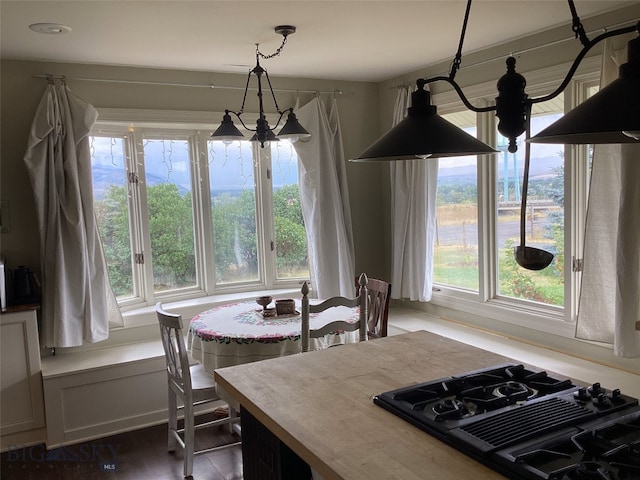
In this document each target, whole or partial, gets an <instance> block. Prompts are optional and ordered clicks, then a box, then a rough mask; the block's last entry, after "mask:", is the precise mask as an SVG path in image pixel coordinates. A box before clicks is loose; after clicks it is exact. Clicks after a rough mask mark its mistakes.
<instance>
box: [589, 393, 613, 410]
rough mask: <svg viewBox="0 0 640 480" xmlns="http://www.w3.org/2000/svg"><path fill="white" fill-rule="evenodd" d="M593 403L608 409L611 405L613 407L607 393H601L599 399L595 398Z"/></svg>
mask: <svg viewBox="0 0 640 480" xmlns="http://www.w3.org/2000/svg"><path fill="white" fill-rule="evenodd" d="M593 403H595V404H596V405H597V406H599V407H608V406H609V405H611V402H609V397H607V394H606V393H600V394H599V395H598V396H597V397H595V399H594V400H593Z"/></svg>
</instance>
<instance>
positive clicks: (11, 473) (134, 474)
mask: <svg viewBox="0 0 640 480" xmlns="http://www.w3.org/2000/svg"><path fill="white" fill-rule="evenodd" d="M234 439H237V437H235V436H231V435H230V434H229V433H228V427H226V426H221V427H214V428H209V429H204V430H200V431H198V432H196V440H197V441H196V448H208V447H212V446H215V445H220V444H223V443H228V442H229V441H233V440H234ZM0 462H1V464H0V473H1V474H0V478H1V479H2V480H93V479H98V480H102V479H105V480H134V479H135V480H144V479H153V480H174V479H178V480H179V479H181V478H183V476H182V468H183V455H182V451H181V450H177V451H176V452H174V453H168V452H167V425H166V424H164V425H157V426H154V427H149V428H145V429H141V430H135V431H132V432H127V433H122V434H119V435H114V436H111V437H106V438H101V439H98V440H92V441H88V442H85V443H80V444H75V445H68V446H64V447H60V448H56V449H52V450H49V451H47V450H46V448H45V446H44V445H35V446H32V447H16V448H13V449H10V450H8V451H7V452H4V453H2V456H1V458H0ZM192 478H193V480H242V448H241V446H240V445H238V446H235V447H230V448H226V449H223V450H219V451H216V452H209V453H203V454H199V455H196V456H195V457H194V459H193V477H192Z"/></svg>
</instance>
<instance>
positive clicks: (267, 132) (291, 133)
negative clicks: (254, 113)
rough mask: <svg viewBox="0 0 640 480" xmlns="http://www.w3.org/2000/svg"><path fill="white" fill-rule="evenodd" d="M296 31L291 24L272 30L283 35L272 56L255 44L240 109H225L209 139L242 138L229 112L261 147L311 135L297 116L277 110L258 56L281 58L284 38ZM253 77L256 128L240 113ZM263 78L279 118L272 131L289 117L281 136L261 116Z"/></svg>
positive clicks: (269, 82)
mask: <svg viewBox="0 0 640 480" xmlns="http://www.w3.org/2000/svg"><path fill="white" fill-rule="evenodd" d="M295 31H296V27H294V26H291V25H280V26H277V27H276V28H275V32H276V33H277V34H279V35H282V37H283V38H282V44H281V45H280V47H279V48H278V49H277V50H276V51H275V53H273V54H271V55H264V54H263V53H262V52H260V50H259V48H258V45H257V44H256V66H255V67H253V68H252V69H251V70H250V71H249V76H248V77H247V85H246V87H245V89H244V97H243V99H242V106H241V107H240V110H239V111H237V112H234V111H233V110H225V113H224V116H223V117H222V123H221V124H220V126H219V127H218V128H217V129H216V131H215V132H213V134H212V135H211V138H213V139H215V140H222V141H223V142H232V141H234V140H239V139H241V138H244V135H243V134H242V132H241V131H240V130H238V128H237V127H236V126H235V125H234V124H233V120H231V115H229V114H230V113H233V114H234V115H235V116H236V117H237V118H238V120H239V121H240V123H241V124H242V126H243V127H244V128H245V129H247V130H249V131H251V132H255V133H254V135H253V137H251V141H255V142H259V143H260V146H261V147H263V148H264V144H265V143H266V142H274V141H278V140H279V139H280V138H286V139H289V140H291V141H295V140H297V139H299V138H305V137H309V136H310V134H309V132H308V131H307V130H305V128H304V127H303V126H302V125H300V122H298V119H297V117H296V115H295V114H294V113H293V108H288V109H286V110H280V107H279V106H278V102H277V101H276V95H275V93H274V92H273V87H272V86H271V80H270V79H269V74H268V73H267V71H266V70H265V69H264V68H262V66H261V65H260V58H261V57H262V58H265V59H267V58H272V57H275V56H277V55H280V52H281V51H282V48H283V47H284V45H285V43H287V37H288V36H289V35H291V34H292V33H295ZM252 74H253V75H255V76H256V79H257V82H258V93H257V95H258V103H259V108H260V113H259V116H258V119H257V120H256V128H249V127H247V126H246V125H245V123H244V121H243V120H242V114H243V113H244V105H245V102H246V100H247V92H248V91H249V83H250V81H251V75H252ZM263 75H264V76H265V78H266V79H267V83H268V85H269V91H270V92H271V97H272V98H273V103H274V104H275V108H276V111H277V112H278V114H279V115H280V117H279V118H278V121H277V122H276V126H275V127H274V128H278V126H279V125H280V122H281V121H282V118H283V117H284V114H285V113H288V114H289V115H288V116H287V121H286V123H285V124H284V126H283V127H282V129H281V130H280V133H279V134H278V135H277V136H276V134H275V133H273V130H272V129H271V127H270V126H269V122H268V121H267V117H266V115H265V113H264V104H263V101H262V76H263Z"/></svg>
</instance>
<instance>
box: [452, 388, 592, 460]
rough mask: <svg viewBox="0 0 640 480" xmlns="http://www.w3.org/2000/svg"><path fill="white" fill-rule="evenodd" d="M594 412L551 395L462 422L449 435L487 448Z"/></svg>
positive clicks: (560, 425) (582, 418)
mask: <svg viewBox="0 0 640 480" xmlns="http://www.w3.org/2000/svg"><path fill="white" fill-rule="evenodd" d="M594 416H595V413H593V412H591V411H590V410H588V409H586V408H584V407H582V406H581V405H578V404H575V403H572V402H569V401H567V400H565V399H562V398H558V397H552V398H549V399H546V400H542V401H539V402H536V403H531V404H528V405H522V406H520V408H516V409H513V410H508V411H505V412H501V413H499V414H497V415H493V416H489V417H486V418H483V419H481V420H478V421H476V422H474V423H471V424H469V425H464V426H461V427H460V428H459V429H457V430H454V431H452V432H451V434H450V435H451V436H452V437H453V438H458V437H460V438H461V439H462V438H464V439H465V440H466V442H465V443H467V442H468V443H470V444H471V445H473V446H474V447H476V448H478V449H479V450H480V451H483V452H487V451H490V450H494V449H497V448H501V447H505V446H507V445H511V444H513V443H515V442H518V441H522V440H527V439H529V438H532V437H534V436H536V435H541V434H543V433H546V432H549V431H551V430H553V429H558V428H560V427H562V426H564V425H569V424H575V423H576V422H578V421H586V420H588V419H590V418H592V417H594Z"/></svg>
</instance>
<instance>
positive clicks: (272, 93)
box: [264, 70, 284, 128]
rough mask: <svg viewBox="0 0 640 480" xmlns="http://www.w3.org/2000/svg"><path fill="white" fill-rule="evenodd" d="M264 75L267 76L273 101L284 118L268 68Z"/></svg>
mask: <svg viewBox="0 0 640 480" xmlns="http://www.w3.org/2000/svg"><path fill="white" fill-rule="evenodd" d="M264 76H265V77H266V78H267V83H268V84H269V91H270V92H271V97H272V98H273V103H274V104H275V106H276V111H277V112H278V113H279V114H280V118H282V115H284V112H283V111H282V110H280V107H279V106H278V101H277V100H276V94H275V93H274V92H273V87H272V86H271V79H270V78H269V73H268V72H267V71H266V70H265V71H264ZM274 128H275V127H274Z"/></svg>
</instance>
